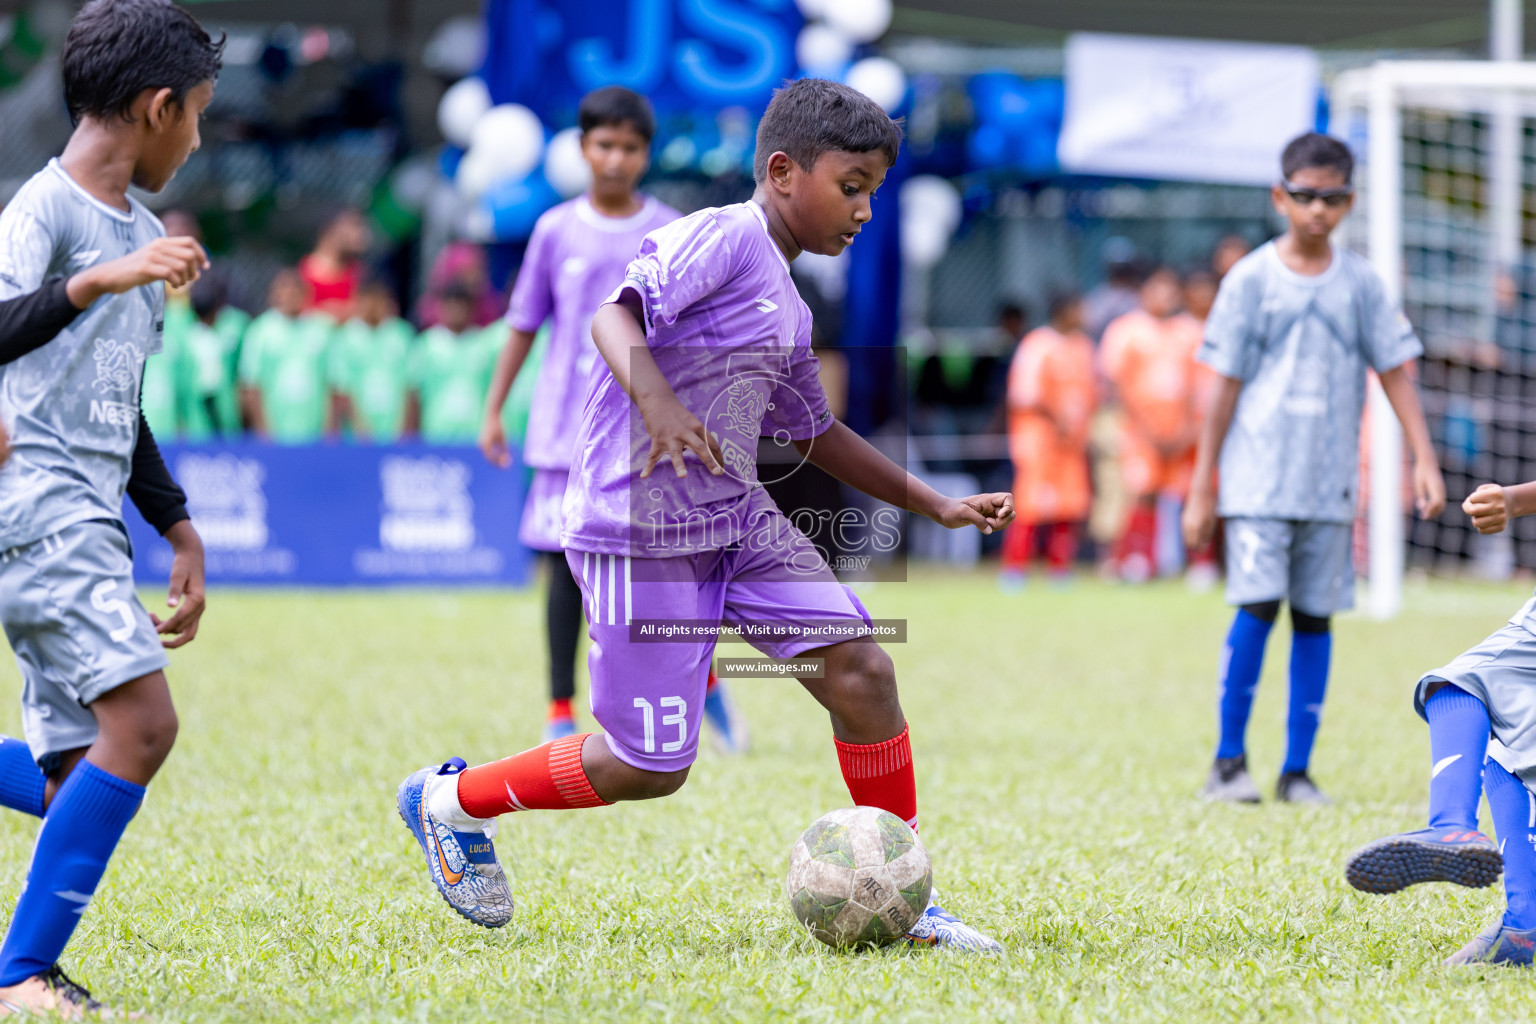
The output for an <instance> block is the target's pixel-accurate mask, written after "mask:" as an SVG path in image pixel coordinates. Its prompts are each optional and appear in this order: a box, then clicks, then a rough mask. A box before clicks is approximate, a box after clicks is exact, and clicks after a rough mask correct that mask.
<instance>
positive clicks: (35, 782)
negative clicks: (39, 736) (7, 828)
mask: <svg viewBox="0 0 1536 1024" xmlns="http://www.w3.org/2000/svg"><path fill="white" fill-rule="evenodd" d="M47 781H48V779H47V777H46V776H45V775H43V771H42V769H41V768H39V767H38V766H37V762H36V761H34V760H32V751H31V750H30V749H29V748H28V747H27V745H26V744H25V743H24V742H22V741H21V740H18V739H16V738H15V737H13V736H0V806H4V807H9V808H10V809H11V810H13V811H22V812H24V813H26V814H30V815H32V816H33V817H35V818H41V817H42V816H43V786H44V785H45V784H46V783H47Z"/></svg>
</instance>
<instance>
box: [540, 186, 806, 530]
mask: <svg viewBox="0 0 1536 1024" xmlns="http://www.w3.org/2000/svg"><path fill="white" fill-rule="evenodd" d="M626 290H630V291H633V292H635V293H636V294H637V295H638V296H639V297H640V300H641V303H642V305H643V307H644V311H645V328H646V341H647V343H648V345H649V348H650V351H651V354H652V356H653V357H654V358H655V360H656V364H657V366H658V367H659V368H660V370H661V372H662V375H663V376H664V377H665V378H666V379H667V382H668V383H669V384H670V385H671V386H672V390H673V391H674V392H675V393H676V394H677V397H678V399H679V401H681V402H682V404H683V406H684V407H685V408H687V409H688V410H689V411H691V412H692V413H693V414H694V415H695V416H697V417H698V418H699V419H700V420H701V421H702V422H703V423H704V426H705V428H706V429H707V430H709V432H710V433H711V434H713V435H714V437H715V438H716V440H717V441H718V442H719V445H720V448H721V450H722V452H723V453H724V456H725V459H724V465H725V470H726V471H725V473H724V474H722V475H721V476H718V477H717V476H712V475H711V474H710V473H709V471H708V470H706V469H705V468H704V467H703V466H702V465H701V464H700V463H699V461H698V459H697V458H696V457H695V456H694V455H693V454H691V453H689V454H687V455H685V457H684V458H685V460H686V463H687V466H688V475H687V476H686V477H684V478H682V479H678V478H677V476H676V475H675V473H674V472H673V470H672V469H671V466H670V464H667V463H663V464H662V465H660V466H658V468H657V469H656V470H655V471H654V472H652V474H651V476H650V477H649V478H648V479H646V480H641V479H640V470H641V469H642V468H643V467H644V465H645V457H646V453H647V451H648V450H649V448H650V439H649V436H648V435H647V433H646V430H645V424H644V422H643V421H642V419H641V417H640V412H639V409H638V408H637V407H636V406H635V404H634V403H633V402H632V401H631V400H630V398H629V396H628V395H627V394H625V393H624V389H623V388H621V387H620V386H619V383H618V381H617V380H615V379H614V376H613V374H612V373H611V372H608V371H607V368H606V367H605V366H603V365H602V364H599V367H598V369H596V370H595V371H594V373H593V376H592V379H591V382H590V386H589V389H588V392H587V400H586V406H585V408H584V410H583V413H582V422H581V429H580V431H579V433H578V435H577V440H576V454H575V459H576V461H575V463H574V464H573V466H572V474H571V480H570V487H569V489H568V490H567V492H566V497H565V506H564V510H563V512H564V515H563V518H564V529H563V530H562V532H561V536H560V540H561V545H562V546H563V547H565V548H567V549H575V550H577V551H586V552H593V553H600V554H612V555H629V556H633V557H639V558H670V557H674V556H679V555H691V554H699V553H702V552H707V551H711V550H715V549H719V548H723V547H726V546H729V545H731V544H735V543H737V542H738V541H740V540H741V539H742V538H743V537H744V536H745V535H746V534H747V532H748V531H749V530H751V529H753V528H754V518H761V517H762V516H763V515H764V514H765V513H764V511H763V508H762V505H761V503H760V502H756V501H754V500H753V497H754V495H755V494H756V493H758V492H760V491H761V489H762V485H761V484H760V483H759V481H758V476H757V445H758V439H759V437H768V438H770V439H771V440H772V441H773V442H774V443H776V444H778V445H781V446H788V445H789V444H790V443H791V442H792V441H800V440H806V439H810V438H814V437H815V436H817V435H818V434H821V433H822V432H823V431H825V430H826V429H827V428H828V427H830V426H831V425H832V422H833V420H832V413H831V410H830V409H829V408H828V406H827V398H826V395H825V393H824V392H823V391H822V388H821V383H820V381H819V379H818V378H817V370H818V369H819V364H818V362H817V360H816V357H815V355H814V354H813V353H812V352H811V313H810V310H809V309H807V308H806V305H805V303H804V302H802V301H801V299H800V295H799V293H798V292H797V291H796V290H795V285H794V282H793V281H792V280H791V278H790V275H789V263H788V262H787V261H786V260H785V259H784V255H783V253H781V252H780V251H779V249H778V246H777V245H775V244H774V242H773V239H772V238H771V237H770V236H769V234H768V222H767V219H766V217H765V216H764V214H763V211H762V209H761V208H760V207H759V206H758V205H757V204H756V203H754V202H745V203H738V204H736V205H734V206H725V207H719V208H717V209H709V210H700V211H699V212H698V213H695V214H692V215H690V216H687V217H684V218H682V219H681V220H677V221H674V222H672V223H671V224H668V225H667V226H666V227H664V228H661V229H660V230H657V231H654V232H652V233H651V234H650V235H647V236H646V238H645V241H644V242H643V243H641V246H640V254H639V255H638V256H637V257H636V258H635V259H634V260H633V261H632V262H631V263H630V264H629V268H628V270H627V272H626V273H625V276H624V282H623V284H621V285H619V287H618V288H617V289H615V290H614V292H613V295H612V296H611V297H610V299H609V301H613V300H614V299H617V298H618V297H619V296H620V295H621V294H622V293H623V292H624V291H626ZM767 507H768V508H769V509H772V510H773V514H775V515H777V514H778V513H777V509H773V506H772V503H771V502H769V503H767ZM780 518H782V517H780Z"/></svg>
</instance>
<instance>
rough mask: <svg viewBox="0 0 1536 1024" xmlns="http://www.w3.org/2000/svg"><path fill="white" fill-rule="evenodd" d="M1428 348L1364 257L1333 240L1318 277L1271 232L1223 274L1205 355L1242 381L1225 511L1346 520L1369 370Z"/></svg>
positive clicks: (1222, 502) (1354, 495)
mask: <svg viewBox="0 0 1536 1024" xmlns="http://www.w3.org/2000/svg"><path fill="white" fill-rule="evenodd" d="M1422 352H1423V346H1422V345H1420V344H1419V339H1418V338H1417V337H1416V336H1415V335H1414V333H1413V328H1412V326H1410V325H1409V323H1408V319H1407V317H1405V316H1403V314H1402V312H1401V311H1400V310H1399V309H1398V308H1397V307H1396V306H1395V305H1393V304H1392V303H1390V302H1388V301H1387V298H1386V294H1385V289H1384V288H1383V286H1382V282H1381V278H1380V277H1379V276H1378V275H1377V274H1376V271H1375V269H1374V268H1372V267H1371V265H1370V264H1369V263H1367V262H1366V261H1365V259H1364V258H1363V257H1360V256H1357V255H1356V254H1354V253H1352V252H1348V251H1346V250H1344V249H1339V248H1335V249H1334V250H1333V262H1332V263H1331V264H1329V266H1328V269H1327V270H1326V271H1324V272H1323V273H1321V274H1318V275H1317V276H1315V277H1306V276H1303V275H1301V274H1297V273H1295V272H1294V271H1292V270H1290V269H1288V268H1287V267H1286V266H1285V264H1283V263H1282V262H1281V261H1280V254H1279V252H1278V251H1276V249H1275V244H1274V243H1273V242H1270V243H1269V244H1267V245H1264V246H1261V247H1259V248H1258V249H1255V250H1254V251H1253V252H1251V253H1249V254H1248V255H1247V256H1245V257H1243V259H1242V260H1241V261H1239V262H1238V264H1237V265H1236V266H1234V267H1233V268H1232V270H1231V271H1230V272H1229V273H1228V274H1227V276H1226V278H1225V279H1224V280H1223V281H1222V282H1221V289H1220V290H1219V291H1218V292H1217V295H1216V304H1215V306H1214V307H1213V308H1212V309H1211V315H1210V318H1209V319H1208V320H1207V321H1206V324H1205V341H1204V343H1203V344H1202V345H1201V347H1200V355H1199V358H1200V361H1201V362H1203V363H1205V364H1206V365H1207V366H1209V367H1211V368H1212V369H1214V370H1215V371H1216V372H1217V373H1220V374H1222V375H1223V376H1227V377H1234V378H1236V379H1238V380H1241V381H1242V382H1243V390H1242V394H1241V396H1240V397H1239V398H1238V402H1237V411H1236V413H1235V414H1234V415H1233V417H1232V426H1231V429H1230V430H1229V431H1228V433H1227V439H1226V443H1225V444H1224V445H1223V446H1222V449H1221V460H1220V473H1221V477H1220V492H1221V493H1220V496H1219V499H1218V502H1217V509H1218V512H1219V513H1220V514H1221V515H1222V516H1248V517H1256V518H1271V519H1301V520H1312V521H1315V522H1335V523H1347V522H1350V521H1351V520H1353V519H1354V517H1355V508H1356V503H1357V500H1358V493H1359V483H1360V418H1361V414H1362V413H1363V411H1364V407H1365V382H1366V369H1367V368H1370V369H1373V370H1375V371H1376V372H1378V373H1383V372H1385V371H1387V370H1390V369H1393V368H1394V367H1397V366H1401V365H1402V364H1403V363H1406V362H1408V361H1409V360H1410V359H1413V358H1415V357H1417V356H1418V355H1419V354H1420V353H1422Z"/></svg>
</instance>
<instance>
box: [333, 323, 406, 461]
mask: <svg viewBox="0 0 1536 1024" xmlns="http://www.w3.org/2000/svg"><path fill="white" fill-rule="evenodd" d="M415 340H416V333H415V332H414V331H413V330H412V329H411V325H410V324H408V323H406V322H405V321H404V320H401V319H399V318H398V317H397V318H395V319H393V320H386V321H384V322H383V323H381V324H379V326H377V327H369V326H368V325H367V324H366V323H364V322H363V321H361V320H356V319H354V320H348V321H347V322H346V323H344V324H342V325H341V326H340V327H339V328H337V330H336V337H335V339H334V340H333V341H332V343H331V357H330V369H329V374H330V381H331V387H333V388H335V389H336V390H337V391H339V392H340V393H341V394H343V395H346V396H347V397H348V398H349V399H350V400H351V402H352V415H353V423H354V424H355V425H356V426H357V429H358V433H359V435H360V436H361V437H363V438H365V439H367V440H369V441H378V442H382V443H388V442H390V441H396V440H399V438H400V434H401V432H402V431H403V430H404V428H405V398H406V395H407V394H408V393H409V392H410V390H411V377H410V373H411V350H412V348H413V346H414V342H415Z"/></svg>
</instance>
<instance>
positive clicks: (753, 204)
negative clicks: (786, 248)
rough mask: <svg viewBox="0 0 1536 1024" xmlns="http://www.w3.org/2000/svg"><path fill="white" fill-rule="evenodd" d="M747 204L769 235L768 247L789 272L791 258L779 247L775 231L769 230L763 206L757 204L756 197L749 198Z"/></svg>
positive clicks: (764, 232) (780, 264)
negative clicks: (774, 234) (775, 238)
mask: <svg viewBox="0 0 1536 1024" xmlns="http://www.w3.org/2000/svg"><path fill="white" fill-rule="evenodd" d="M746 206H747V209H749V210H751V211H752V213H753V215H754V216H756V217H757V222H758V223H759V224H761V225H762V226H763V234H764V235H766V236H767V237H768V248H770V249H772V250H773V254H774V255H775V256H777V257H778V258H779V266H781V267H783V268H784V273H786V274H787V273H789V260H787V259H785V258H784V253H783V252H782V251H781V250H780V249H779V243H778V242H775V241H774V240H773V232H772V231H769V230H768V215H767V214H765V213H764V212H763V208H762V207H761V206H758V205H757V200H755V199H748V200H747V203H746Z"/></svg>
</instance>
